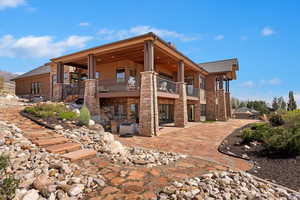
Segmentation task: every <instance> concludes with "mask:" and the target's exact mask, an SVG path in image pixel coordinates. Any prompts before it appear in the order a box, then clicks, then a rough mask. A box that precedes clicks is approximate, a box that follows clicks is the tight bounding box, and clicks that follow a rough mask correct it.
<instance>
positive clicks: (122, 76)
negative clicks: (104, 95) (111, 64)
mask: <svg viewBox="0 0 300 200" xmlns="http://www.w3.org/2000/svg"><path fill="white" fill-rule="evenodd" d="M116 76H117V77H116V78H117V83H124V82H125V69H117V71H116Z"/></svg>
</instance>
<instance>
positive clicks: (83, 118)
mask: <svg viewBox="0 0 300 200" xmlns="http://www.w3.org/2000/svg"><path fill="white" fill-rule="evenodd" d="M90 119H91V114H90V111H89V109H88V108H87V107H86V105H83V106H82V108H81V109H80V115H79V124H80V125H85V126H88V125H89V121H90Z"/></svg>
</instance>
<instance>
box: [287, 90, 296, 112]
mask: <svg viewBox="0 0 300 200" xmlns="http://www.w3.org/2000/svg"><path fill="white" fill-rule="evenodd" d="M295 109H297V104H296V101H295V98H294V93H293V91H289V101H288V110H289V111H290V110H295Z"/></svg>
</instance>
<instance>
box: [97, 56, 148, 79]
mask: <svg viewBox="0 0 300 200" xmlns="http://www.w3.org/2000/svg"><path fill="white" fill-rule="evenodd" d="M119 68H124V69H125V76H126V77H125V78H126V79H127V78H128V77H129V69H135V70H136V75H137V79H138V80H139V79H140V72H141V71H143V66H142V65H140V64H138V63H135V62H132V61H130V60H122V61H118V62H112V63H106V64H97V65H96V72H100V77H99V80H116V70H117V69H119Z"/></svg>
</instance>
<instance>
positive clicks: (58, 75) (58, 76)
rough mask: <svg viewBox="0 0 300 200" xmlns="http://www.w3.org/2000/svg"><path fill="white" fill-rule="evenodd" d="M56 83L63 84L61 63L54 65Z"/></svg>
mask: <svg viewBox="0 0 300 200" xmlns="http://www.w3.org/2000/svg"><path fill="white" fill-rule="evenodd" d="M56 80H57V81H56V82H57V83H64V64H63V63H62V62H58V63H56Z"/></svg>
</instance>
